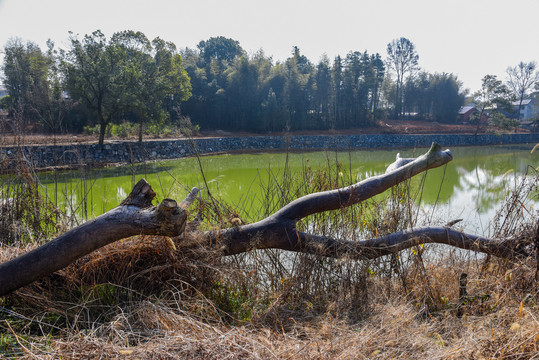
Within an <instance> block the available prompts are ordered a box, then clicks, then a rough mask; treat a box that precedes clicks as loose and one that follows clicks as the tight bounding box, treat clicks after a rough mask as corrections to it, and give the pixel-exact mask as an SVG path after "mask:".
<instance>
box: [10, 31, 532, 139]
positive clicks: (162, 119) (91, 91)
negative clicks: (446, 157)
mask: <svg viewBox="0 0 539 360" xmlns="http://www.w3.org/2000/svg"><path fill="white" fill-rule="evenodd" d="M4 53H5V57H4V62H3V64H2V70H3V82H4V84H5V86H6V88H7V91H8V93H9V96H7V97H4V98H2V99H1V100H0V107H2V108H6V109H9V111H10V113H11V115H12V116H11V117H12V119H14V120H16V121H13V122H12V130H13V131H15V132H17V131H22V130H28V129H30V130H31V129H34V130H36V131H46V132H50V133H53V134H57V133H61V132H81V131H82V130H83V129H84V128H85V127H86V128H88V127H95V128H97V129H98V134H99V142H100V144H103V141H104V137H105V135H106V132H107V127H109V126H110V125H111V124H121V123H123V124H131V125H132V127H133V128H136V129H137V130H136V131H137V133H138V137H139V140H140V141H142V136H143V133H144V128H147V127H149V126H154V128H157V129H160V128H162V127H163V126H165V125H173V126H179V125H180V124H190V123H193V124H196V126H197V127H199V128H201V129H204V130H217V129H220V130H227V131H251V132H258V133H268V132H277V131H299V130H329V129H351V128H361V127H367V126H376V125H377V123H378V120H380V119H386V118H395V119H398V118H404V117H408V118H410V117H412V118H416V119H424V120H432V121H438V122H455V121H457V112H458V110H459V108H460V107H461V106H462V105H463V104H464V101H465V96H466V91H465V90H464V89H463V88H462V83H461V82H460V81H459V80H458V79H457V76H455V75H453V74H450V73H428V72H425V71H422V70H421V69H420V68H419V65H418V62H419V55H418V53H417V51H416V49H415V46H414V44H413V43H412V42H411V41H410V40H408V39H406V38H400V39H395V40H393V41H392V42H390V43H389V44H388V45H387V57H386V58H385V59H384V58H383V57H382V55H380V54H378V53H375V54H369V53H368V52H367V51H364V52H360V51H351V52H349V53H348V54H346V55H345V56H336V57H335V58H334V59H333V60H330V59H329V58H328V57H327V56H323V57H322V58H321V59H320V60H319V61H318V63H313V62H312V61H310V60H309V59H308V58H307V57H305V56H304V55H302V54H301V51H300V49H299V48H298V47H294V48H293V49H292V52H291V55H290V57H288V58H287V59H286V60H284V61H274V60H273V59H272V57H270V56H266V55H265V53H264V52H263V50H259V51H258V52H256V53H254V54H247V52H246V51H245V50H244V49H243V48H242V47H241V46H240V44H239V42H238V41H236V40H233V39H230V38H225V37H222V36H219V37H212V38H210V39H208V40H205V41H201V42H200V43H199V44H198V45H197V47H196V48H195V49H191V48H185V49H181V50H179V49H178V48H177V47H176V45H175V44H173V43H171V42H167V41H165V40H163V39H160V38H156V39H153V40H149V39H148V38H147V37H146V36H145V35H144V34H143V33H141V32H134V31H122V32H117V33H114V34H113V35H112V37H110V38H109V39H107V38H106V36H105V35H104V34H103V33H102V32H101V31H99V30H98V31H95V32H93V33H92V34H87V35H84V36H83V37H82V38H79V37H78V36H76V35H73V34H70V36H69V45H68V48H67V49H56V48H55V46H54V44H53V43H52V42H49V43H48V44H47V50H45V51H43V50H42V49H40V48H39V46H37V45H36V44H34V43H32V42H27V43H24V42H23V41H21V40H19V39H12V40H10V41H9V42H8V43H7V44H6V46H5V47H4ZM530 64H532V63H530ZM532 65H533V69H532V73H534V71H535V67H534V66H535V63H533V64H532ZM535 74H537V73H536V72H535ZM515 76H517V77H518V74H517V75H515ZM534 81H537V79H535V80H534ZM517 82H518V81H516V80H515V83H517ZM532 83H533V82H532ZM528 90H529V87H528V88H526V89H525V91H524V92H521V94H520V95H522V96H521V99H522V97H523V96H524V94H525V93H526V91H528ZM478 99H479V100H480V101H481V99H482V98H481V96H479V95H478ZM488 101H489V100H488V99H487V100H485V102H488Z"/></svg>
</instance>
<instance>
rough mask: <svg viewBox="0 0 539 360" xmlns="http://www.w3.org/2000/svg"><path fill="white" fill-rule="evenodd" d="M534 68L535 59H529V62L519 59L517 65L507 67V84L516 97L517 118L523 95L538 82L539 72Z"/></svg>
mask: <svg viewBox="0 0 539 360" xmlns="http://www.w3.org/2000/svg"><path fill="white" fill-rule="evenodd" d="M536 69H537V63H536V62H535V61H530V62H529V63H525V62H522V61H521V62H520V63H519V64H518V65H517V66H514V67H511V66H510V67H508V68H507V75H508V76H509V79H508V81H507V85H508V87H509V88H510V89H511V90H512V91H513V93H514V95H515V97H516V98H517V101H518V113H517V114H518V116H519V119H520V110H521V109H522V102H523V101H524V97H525V96H526V94H527V92H528V91H529V90H531V89H532V88H533V87H534V86H536V84H537V83H538V82H539V72H538V71H536Z"/></svg>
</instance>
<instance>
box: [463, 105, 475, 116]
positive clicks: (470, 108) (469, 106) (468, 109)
mask: <svg viewBox="0 0 539 360" xmlns="http://www.w3.org/2000/svg"><path fill="white" fill-rule="evenodd" d="M473 109H475V106H474V105H466V106H463V107H461V108H460V109H459V115H463V114H466V113H467V112H469V111H470V110H473Z"/></svg>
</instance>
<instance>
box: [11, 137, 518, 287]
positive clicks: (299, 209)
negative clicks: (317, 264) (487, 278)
mask: <svg viewBox="0 0 539 360" xmlns="http://www.w3.org/2000/svg"><path fill="white" fill-rule="evenodd" d="M451 160H452V155H451V152H450V151H449V150H441V148H440V146H439V145H437V144H433V145H432V147H431V148H430V150H429V151H428V152H427V153H426V154H424V155H422V156H419V157H418V158H416V159H401V158H400V157H399V156H397V160H396V161H395V162H394V163H393V164H391V165H390V166H389V167H388V169H387V171H386V173H385V174H382V175H378V176H374V177H371V178H368V179H366V180H363V181H361V182H359V183H356V184H353V185H350V186H347V187H344V188H340V189H337V190H331V191H325V192H319V193H315V194H310V195H307V196H304V197H301V198H299V199H297V200H295V201H292V202H291V203H290V204H288V205H286V206H285V207H283V208H282V209H280V210H279V211H277V212H276V213H275V214H273V215H271V216H269V217H267V218H266V219H264V220H261V221H259V222H256V223H253V224H248V225H243V226H238V227H234V228H229V229H223V230H219V231H208V232H205V233H201V234H198V235H200V236H192V237H189V236H184V237H183V238H184V239H188V238H191V239H193V238H194V239H197V240H196V241H187V240H183V242H182V241H180V246H181V248H180V250H185V251H188V250H189V249H190V248H193V247H195V248H196V247H200V246H203V247H205V248H213V249H218V250H220V251H221V254H222V255H223V256H226V255H233V254H238V253H242V252H246V251H250V250H254V249H267V248H276V249H282V250H289V251H296V252H304V253H312V254H319V255H322V256H328V257H341V256H347V257H350V258H353V259H358V260H360V259H374V258H377V257H380V256H384V255H388V254H391V253H395V252H398V251H401V250H403V249H406V248H410V247H412V246H415V245H419V244H424V243H441V244H448V245H451V246H455V247H458V248H462V249H468V250H474V251H479V252H482V253H485V254H490V255H494V256H498V257H503V258H515V257H520V256H527V255H528V253H527V250H526V249H525V248H524V247H523V246H522V242H521V239H518V238H516V237H514V238H508V239H489V238H484V237H480V236H475V235H470V234H465V233H462V232H459V231H456V230H454V229H451V228H450V226H446V227H425V228H415V229H409V230H405V231H401V232H397V233H393V234H390V235H388V236H384V237H379V238H374V239H367V240H363V241H351V240H343V239H334V238H331V237H325V236H318V235H314V234H307V233H304V232H301V231H298V229H297V227H296V225H297V222H298V221H299V220H301V219H303V218H305V217H307V216H309V215H312V214H315V213H319V212H324V211H329V210H336V209H341V208H344V207H348V206H351V205H353V204H357V203H359V202H361V201H363V200H366V199H369V198H371V197H373V196H375V195H377V194H379V193H381V192H383V191H385V190H387V189H389V188H391V187H392V186H395V185H397V184H399V183H401V182H403V181H405V180H407V179H409V178H411V177H412V176H415V175H417V174H419V173H421V172H423V171H426V170H428V169H431V168H435V167H438V166H441V165H444V164H447V163H448V162H449V161H451ZM197 193H198V189H196V188H194V189H193V190H192V191H191V193H190V194H189V195H188V196H187V198H186V199H185V200H184V201H182V202H181V203H180V204H179V205H178V204H177V203H176V201H174V200H171V199H165V200H163V201H162V202H161V203H160V204H159V205H158V206H156V207H153V206H152V205H151V203H152V199H153V198H154V197H155V193H154V192H153V190H152V189H151V187H150V185H149V184H148V183H147V182H146V181H145V180H141V181H140V182H139V183H138V184H137V185H136V186H135V188H134V189H133V191H132V192H131V194H130V195H129V196H128V197H127V199H125V200H124V201H123V202H122V203H121V204H120V206H118V207H117V208H115V209H113V210H111V211H109V212H107V213H105V214H103V215H101V216H99V217H97V218H95V219H94V220H91V221H88V222H87V223H85V224H83V225H81V226H79V227H77V228H75V229H73V230H71V231H68V232H66V233H65V234H63V235H61V236H60V237H58V238H56V239H54V240H52V241H50V242H49V243H46V244H45V245H43V246H41V247H39V248H36V249H35V250H33V251H31V252H29V253H27V254H24V255H22V256H20V257H18V258H15V259H13V260H11V261H8V262H6V263H4V264H0V296H3V295H6V294H8V293H10V292H12V291H14V290H16V289H18V288H20V287H22V286H24V285H27V284H29V283H31V282H32V281H35V280H37V279H38V278H40V277H43V276H46V275H48V274H50V273H52V272H54V271H57V270H60V269H62V268H64V267H65V266H67V265H69V264H70V263H72V262H73V261H75V260H76V259H78V258H80V257H82V256H84V255H86V254H88V253H90V252H92V251H94V250H96V249H98V248H100V247H102V246H105V245H107V244H109V243H111V242H114V241H116V240H120V239H123V238H126V237H130V236H134V235H140V234H148V235H164V236H171V237H172V236H179V235H180V234H182V232H183V231H184V229H185V225H186V224H185V221H186V217H187V215H186V211H185V210H186V209H187V207H188V206H189V205H190V204H191V203H192V202H193V201H194V200H195V198H196V196H197ZM187 231H195V230H192V229H189V230H187Z"/></svg>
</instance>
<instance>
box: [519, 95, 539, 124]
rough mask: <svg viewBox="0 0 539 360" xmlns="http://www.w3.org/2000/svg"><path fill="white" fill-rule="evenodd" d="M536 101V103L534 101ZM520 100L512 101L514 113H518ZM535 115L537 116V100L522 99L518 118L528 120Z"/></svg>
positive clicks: (538, 112)
mask: <svg viewBox="0 0 539 360" xmlns="http://www.w3.org/2000/svg"><path fill="white" fill-rule="evenodd" d="M536 102H538V104H537V105H535V103H536ZM519 104H520V100H517V101H513V109H514V111H515V114H517V113H518V107H519ZM536 116H539V100H537V98H535V99H524V100H522V105H521V107H520V114H519V117H518V119H519V120H520V121H526V120H530V119H532V118H534V117H536Z"/></svg>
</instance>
